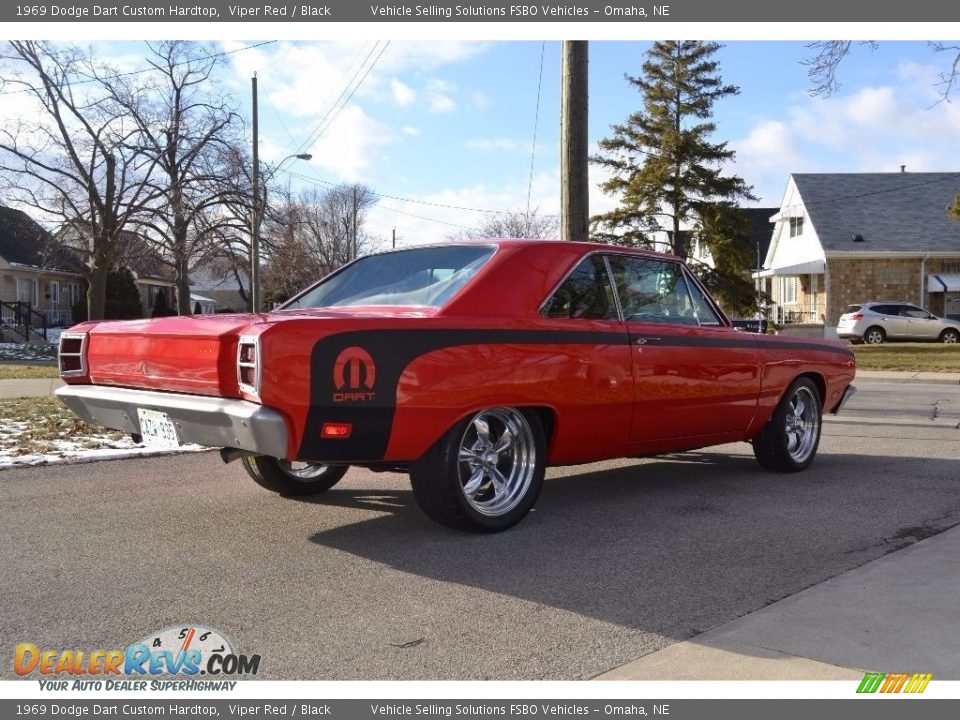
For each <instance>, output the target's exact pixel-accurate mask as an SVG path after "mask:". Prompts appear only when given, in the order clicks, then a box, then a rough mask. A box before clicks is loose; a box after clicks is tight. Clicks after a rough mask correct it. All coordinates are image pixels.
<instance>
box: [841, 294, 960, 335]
mask: <svg viewBox="0 0 960 720" xmlns="http://www.w3.org/2000/svg"><path fill="white" fill-rule="evenodd" d="M837 335H838V336H840V337H841V338H843V339H845V340H851V341H853V342H862V343H866V344H868V345H879V344H881V343H883V342H886V341H888V340H910V341H927V342H942V343H956V342H960V322H957V321H956V320H947V319H944V318H940V317H937V316H936V315H934V314H932V313H929V312H927V311H926V310H924V309H923V308H920V307H917V306H916V305H912V304H910V303H906V302H889V301H888V302H865V303H856V304H854V305H848V306H847V307H846V309H845V310H844V311H843V314H842V315H841V316H840V321H839V322H838V323H837Z"/></svg>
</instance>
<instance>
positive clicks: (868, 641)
mask: <svg viewBox="0 0 960 720" xmlns="http://www.w3.org/2000/svg"><path fill="white" fill-rule="evenodd" d="M958 588H960V527H954V528H952V529H950V530H947V531H946V532H943V533H940V534H939V535H936V536H934V537H931V538H928V539H926V540H922V541H920V542H918V543H916V544H914V545H910V546H909V547H906V548H904V549H903V550H899V551H897V552H894V553H891V554H890V555H885V556H884V557H882V558H878V559H877V560H874V561H872V562H869V563H867V564H866V565H863V566H861V567H859V568H856V569H854V570H850V571H849V572H846V573H843V574H842V575H838V576H837V577H835V578H831V579H830V580H827V581H825V582H822V583H820V584H819V585H815V586H813V587H811V588H808V589H806V590H804V591H802V592H800V593H797V594H796V595H792V596H790V597H788V598H786V599H785V600H781V601H779V602H776V603H774V604H772V605H769V606H767V607H765V608H762V609H760V610H757V611H756V612H752V613H750V614H748V615H744V616H743V617H741V618H739V619H737V620H734V621H732V622H729V623H727V624H726V625H721V626H720V627H718V628H714V629H713V630H710V631H708V632H706V633H703V634H702V635H698V636H697V637H695V638H692V639H690V640H686V641H684V642H680V643H677V644H675V645H671V646H670V647H668V648H665V649H664V650H661V651H659V652H655V653H651V654H649V655H645V656H643V657H641V658H638V659H637V660H634V661H633V662H630V663H627V664H626V665H623V666H621V667H619V668H615V669H614V670H611V671H610V672H607V673H604V674H603V675H600V676H599V677H597V678H596V679H598V680H859V679H861V678H862V677H863V673H864V671H874V672H887V673H889V672H908V673H913V672H931V673H933V675H934V677H935V678H937V679H940V680H957V679H960V602H958V600H957V592H958Z"/></svg>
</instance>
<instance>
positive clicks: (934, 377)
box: [853, 370, 960, 385]
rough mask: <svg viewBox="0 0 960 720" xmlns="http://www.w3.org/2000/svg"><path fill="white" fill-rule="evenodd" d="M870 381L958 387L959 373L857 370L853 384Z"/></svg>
mask: <svg viewBox="0 0 960 720" xmlns="http://www.w3.org/2000/svg"><path fill="white" fill-rule="evenodd" d="M857 380H870V381H872V382H883V383H903V382H910V383H924V384H927V385H960V373H936V372H898V371H894V370H857V375H856V377H855V378H854V380H853V382H854V384H856V382H857Z"/></svg>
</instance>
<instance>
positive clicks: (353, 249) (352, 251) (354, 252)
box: [350, 183, 357, 260]
mask: <svg viewBox="0 0 960 720" xmlns="http://www.w3.org/2000/svg"><path fill="white" fill-rule="evenodd" d="M351 246H352V247H351V248H350V259H351V260H356V259H357V185H356V183H354V185H353V241H352V243H351Z"/></svg>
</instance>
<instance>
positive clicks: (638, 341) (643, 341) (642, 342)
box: [633, 337, 661, 345]
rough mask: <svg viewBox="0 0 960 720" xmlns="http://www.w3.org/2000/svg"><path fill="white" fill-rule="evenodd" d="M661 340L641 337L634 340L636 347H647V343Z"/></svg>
mask: <svg viewBox="0 0 960 720" xmlns="http://www.w3.org/2000/svg"><path fill="white" fill-rule="evenodd" d="M660 340H661V338H658V337H639V338H637V339H636V340H634V341H633V342H634V344H635V345H646V344H647V343H652V342H660Z"/></svg>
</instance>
